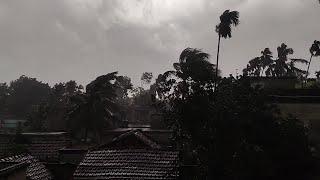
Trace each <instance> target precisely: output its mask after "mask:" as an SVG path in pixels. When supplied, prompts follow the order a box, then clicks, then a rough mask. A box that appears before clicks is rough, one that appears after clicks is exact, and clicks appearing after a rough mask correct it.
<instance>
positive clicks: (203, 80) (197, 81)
mask: <svg viewBox="0 0 320 180" xmlns="http://www.w3.org/2000/svg"><path fill="white" fill-rule="evenodd" d="M208 58H209V54H207V53H205V52H203V51H201V50H200V49H194V48H186V49H185V50H183V51H182V53H181V55H180V57H179V61H178V62H177V63H174V64H173V67H174V70H172V71H167V72H165V73H163V74H160V75H159V76H158V78H157V79H156V84H155V87H154V88H155V89H156V91H157V94H158V96H159V97H160V98H163V97H165V95H166V93H169V92H170V91H171V90H173V89H174V90H175V91H177V92H179V95H181V99H185V98H186V97H187V96H188V95H189V94H190V93H191V91H192V90H191V87H193V88H195V87H207V88H209V87H213V84H214V82H216V81H215V80H216V79H215V78H216V76H215V75H216V72H215V69H216V68H215V65H214V64H211V63H210V62H209V60H208Z"/></svg>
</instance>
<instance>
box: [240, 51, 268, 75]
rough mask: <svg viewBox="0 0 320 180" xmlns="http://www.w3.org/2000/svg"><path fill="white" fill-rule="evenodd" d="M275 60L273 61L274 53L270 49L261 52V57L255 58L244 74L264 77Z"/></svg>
mask: <svg viewBox="0 0 320 180" xmlns="http://www.w3.org/2000/svg"><path fill="white" fill-rule="evenodd" d="M273 62H274V60H273V59H272V52H271V51H270V49H269V48H265V49H264V50H263V51H261V56H260V57H255V58H253V59H252V60H250V61H249V64H248V65H247V67H246V68H245V69H244V70H243V72H244V74H246V75H250V76H263V74H264V71H265V70H266V68H268V67H269V66H270V65H271V64H272V63H273Z"/></svg>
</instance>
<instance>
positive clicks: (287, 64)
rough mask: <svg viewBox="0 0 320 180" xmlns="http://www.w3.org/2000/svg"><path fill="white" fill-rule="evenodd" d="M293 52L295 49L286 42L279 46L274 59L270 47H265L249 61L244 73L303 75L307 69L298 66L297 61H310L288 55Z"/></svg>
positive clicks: (254, 74) (273, 75) (278, 75)
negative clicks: (258, 55) (259, 54)
mask: <svg viewBox="0 0 320 180" xmlns="http://www.w3.org/2000/svg"><path fill="white" fill-rule="evenodd" d="M291 54H293V49H292V48H288V47H287V45H286V44H284V43H282V44H281V45H280V46H279V47H278V48H277V58H275V59H273V56H272V52H271V51H270V49H269V48H265V49H264V50H263V51H261V56H260V57H256V58H254V59H252V60H250V61H249V64H248V65H247V67H246V68H245V69H244V70H243V74H244V75H248V76H263V75H265V76H272V77H284V76H290V77H292V76H294V77H302V76H303V75H304V74H305V73H306V71H304V70H301V69H299V68H297V67H296V63H305V64H307V63H308V61H307V60H304V59H296V58H289V57H288V56H289V55H291Z"/></svg>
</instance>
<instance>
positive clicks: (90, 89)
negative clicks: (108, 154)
mask: <svg viewBox="0 0 320 180" xmlns="http://www.w3.org/2000/svg"><path fill="white" fill-rule="evenodd" d="M116 79H117V72H113V73H109V74H106V75H102V76H99V77H97V78H96V79H95V80H94V81H92V82H91V83H90V84H88V85H87V86H86V92H85V93H83V94H78V95H76V96H73V97H71V101H72V102H73V104H74V105H73V108H72V109H71V111H70V112H69V121H70V124H72V125H73V126H75V127H71V128H73V129H75V130H79V129H84V130H85V133H84V138H85V140H86V139H87V137H88V132H89V131H91V132H92V133H94V135H95V137H96V138H99V135H100V134H101V133H102V131H103V130H104V129H106V128H111V127H113V125H114V121H115V118H116V117H115V113H116V112H118V111H119V107H118V105H117V103H116V102H115V100H116V97H117V94H116V89H117V86H116V85H115V84H114V82H115V80H116Z"/></svg>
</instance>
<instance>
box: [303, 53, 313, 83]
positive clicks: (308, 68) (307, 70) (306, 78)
mask: <svg viewBox="0 0 320 180" xmlns="http://www.w3.org/2000/svg"><path fill="white" fill-rule="evenodd" d="M312 58H313V54H311V57H310V60H309V64H308V69H307V73H306V82H305V84H307V80H308V75H309V69H310V64H311V61H312Z"/></svg>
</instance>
